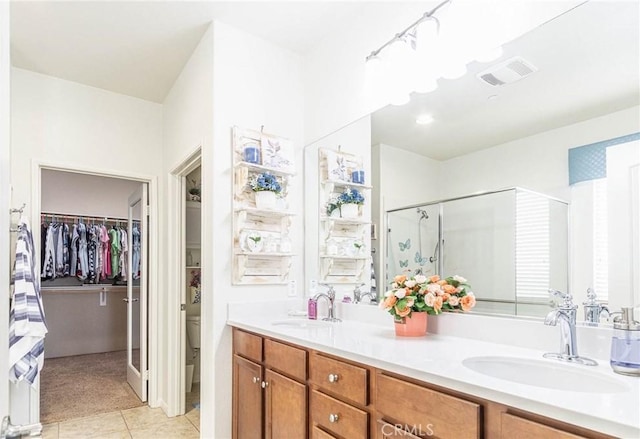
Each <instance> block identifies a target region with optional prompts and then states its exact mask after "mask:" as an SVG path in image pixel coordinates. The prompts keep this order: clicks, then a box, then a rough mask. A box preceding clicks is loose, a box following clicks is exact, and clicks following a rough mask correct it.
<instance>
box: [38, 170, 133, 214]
mask: <svg viewBox="0 0 640 439" xmlns="http://www.w3.org/2000/svg"><path fill="white" fill-rule="evenodd" d="M41 186H42V192H41V195H40V198H41V201H40V210H41V211H42V212H52V213H59V214H68V215H85V216H95V217H109V218H127V216H128V210H129V195H131V194H132V193H133V192H134V191H135V190H136V189H138V188H139V187H140V182H138V181H133V180H125V179H122V178H111V177H101V176H97V175H86V174H78V173H75V172H60V171H54V170H49V169H44V170H43V171H42V177H41Z"/></svg>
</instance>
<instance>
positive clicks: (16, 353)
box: [9, 217, 47, 385]
mask: <svg viewBox="0 0 640 439" xmlns="http://www.w3.org/2000/svg"><path fill="white" fill-rule="evenodd" d="M39 279H40V276H39V274H38V273H37V269H36V266H35V261H34V246H33V236H32V234H31V228H30V227H29V222H28V221H27V219H26V218H25V217H22V218H20V222H19V224H18V237H17V242H16V259H15V264H14V269H13V294H12V300H11V310H10V311H9V379H10V380H11V381H12V382H14V383H17V382H18V381H22V380H27V381H28V382H29V383H30V384H31V385H33V384H34V383H35V382H36V378H37V376H38V373H39V372H40V370H41V369H42V366H43V364H44V336H45V334H46V333H47V325H46V322H45V318H44V309H43V306H42V296H41V295H40V280H39Z"/></svg>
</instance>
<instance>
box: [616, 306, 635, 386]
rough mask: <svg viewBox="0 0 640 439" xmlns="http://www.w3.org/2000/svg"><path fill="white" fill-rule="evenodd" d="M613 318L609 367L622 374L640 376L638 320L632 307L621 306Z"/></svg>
mask: <svg viewBox="0 0 640 439" xmlns="http://www.w3.org/2000/svg"><path fill="white" fill-rule="evenodd" d="M612 314H619V315H616V317H615V318H614V320H613V337H612V339H611V362H610V363H611V368H612V369H613V371H614V372H616V373H620V374H622V375H631V376H640V322H638V321H636V320H634V318H633V308H622V311H621V312H616V313H612Z"/></svg>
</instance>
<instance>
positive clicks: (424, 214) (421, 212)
mask: <svg viewBox="0 0 640 439" xmlns="http://www.w3.org/2000/svg"><path fill="white" fill-rule="evenodd" d="M416 211H417V212H418V215H419V216H420V220H423V219H429V214H428V213H427V211H426V210H424V209H420V208H419V207H417V208H416Z"/></svg>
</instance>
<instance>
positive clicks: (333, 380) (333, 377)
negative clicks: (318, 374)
mask: <svg viewBox="0 0 640 439" xmlns="http://www.w3.org/2000/svg"><path fill="white" fill-rule="evenodd" d="M339 378H340V377H339V376H338V374H337V373H330V374H329V376H328V377H327V379H328V380H329V382H330V383H337V382H338V379H339Z"/></svg>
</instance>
